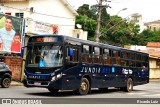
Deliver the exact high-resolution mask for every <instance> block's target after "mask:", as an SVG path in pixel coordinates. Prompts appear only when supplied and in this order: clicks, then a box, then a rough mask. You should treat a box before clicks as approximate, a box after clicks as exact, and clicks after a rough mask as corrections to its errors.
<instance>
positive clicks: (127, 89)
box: [125, 78, 133, 92]
mask: <svg viewBox="0 0 160 107" xmlns="http://www.w3.org/2000/svg"><path fill="white" fill-rule="evenodd" d="M132 90H133V81H132V79H131V78H129V79H128V80H127V87H125V91H126V92H131V91H132Z"/></svg>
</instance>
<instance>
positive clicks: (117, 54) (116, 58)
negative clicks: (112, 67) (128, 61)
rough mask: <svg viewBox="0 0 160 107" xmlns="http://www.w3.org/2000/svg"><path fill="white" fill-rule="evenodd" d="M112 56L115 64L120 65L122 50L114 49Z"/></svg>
mask: <svg viewBox="0 0 160 107" xmlns="http://www.w3.org/2000/svg"><path fill="white" fill-rule="evenodd" d="M112 57H113V58H112V62H113V64H116V65H120V52H119V51H113V54H112Z"/></svg>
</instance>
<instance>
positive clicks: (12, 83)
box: [11, 81, 23, 86]
mask: <svg viewBox="0 0 160 107" xmlns="http://www.w3.org/2000/svg"><path fill="white" fill-rule="evenodd" d="M11 86H23V83H21V82H16V81H12V82H11Z"/></svg>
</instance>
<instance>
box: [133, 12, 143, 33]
mask: <svg viewBox="0 0 160 107" xmlns="http://www.w3.org/2000/svg"><path fill="white" fill-rule="evenodd" d="M130 22H132V23H135V24H136V25H139V26H140V32H142V31H143V30H144V23H143V21H142V15H141V14H139V13H134V14H132V15H131V18H130Z"/></svg>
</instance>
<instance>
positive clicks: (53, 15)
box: [1, 4, 74, 19]
mask: <svg viewBox="0 0 160 107" xmlns="http://www.w3.org/2000/svg"><path fill="white" fill-rule="evenodd" d="M1 6H3V7H7V8H11V9H15V10H20V11H23V12H24V11H25V12H30V11H27V10H23V9H19V8H15V7H10V6H6V5H3V4H1ZM33 13H35V14H40V15H44V16H50V17H58V18H64V19H74V18H69V17H61V16H54V15H49V14H45V13H39V12H33Z"/></svg>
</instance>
